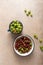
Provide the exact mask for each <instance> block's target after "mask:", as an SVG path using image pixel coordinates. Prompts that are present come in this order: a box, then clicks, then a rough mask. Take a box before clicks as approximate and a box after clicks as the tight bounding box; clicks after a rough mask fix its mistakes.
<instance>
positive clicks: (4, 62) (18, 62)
mask: <svg viewBox="0 0 43 65" xmlns="http://www.w3.org/2000/svg"><path fill="white" fill-rule="evenodd" d="M25 9H28V10H31V11H32V14H33V17H32V18H31V17H27V16H26V15H25V13H24V10H25ZM14 19H17V20H20V21H21V22H22V23H23V25H24V29H23V33H22V34H28V35H30V36H31V37H32V38H33V34H34V33H37V34H38V37H39V38H43V0H0V65H43V52H41V51H40V49H39V46H40V45H42V44H43V43H42V44H40V43H39V41H37V40H35V39H34V38H33V39H34V42H35V49H34V52H33V53H32V54H31V55H30V56H27V57H20V56H18V55H17V54H16V53H15V52H14V51H13V42H14V38H15V35H14V36H13V35H12V34H11V33H9V32H8V31H7V30H8V26H9V23H10V22H11V21H12V20H14Z"/></svg>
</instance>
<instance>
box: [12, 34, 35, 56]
mask: <svg viewBox="0 0 43 65" xmlns="http://www.w3.org/2000/svg"><path fill="white" fill-rule="evenodd" d="M22 36H26V37H28V38H30V39H31V41H32V48H31V49H30V50H29V52H27V53H23V54H20V53H19V52H18V50H16V49H15V42H16V40H17V39H18V38H20V37H22ZM34 47H35V44H34V40H33V39H32V37H31V36H29V35H21V36H18V37H17V38H16V39H15V41H14V44H13V49H14V51H15V52H16V54H18V55H20V56H28V55H30V54H31V53H32V52H33V50H34Z"/></svg>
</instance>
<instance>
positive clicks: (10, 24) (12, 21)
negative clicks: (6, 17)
mask: <svg viewBox="0 0 43 65" xmlns="http://www.w3.org/2000/svg"><path fill="white" fill-rule="evenodd" d="M16 21H17V22H19V23H20V24H21V25H22V30H21V32H22V31H23V24H22V22H21V21H19V20H16ZM12 23H13V21H12V22H10V24H9V31H10V26H11V24H12ZM10 32H11V31H10ZM21 32H20V33H21ZM11 33H13V32H11ZM20 33H13V34H20Z"/></svg>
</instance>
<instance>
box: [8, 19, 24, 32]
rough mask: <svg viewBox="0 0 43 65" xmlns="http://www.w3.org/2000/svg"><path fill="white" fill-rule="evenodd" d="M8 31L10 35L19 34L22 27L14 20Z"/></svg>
mask: <svg viewBox="0 0 43 65" xmlns="http://www.w3.org/2000/svg"><path fill="white" fill-rule="evenodd" d="M9 29H10V31H11V32H12V33H20V32H22V29H23V25H22V23H21V22H19V21H18V20H14V21H12V22H11V23H10V25H9Z"/></svg>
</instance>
